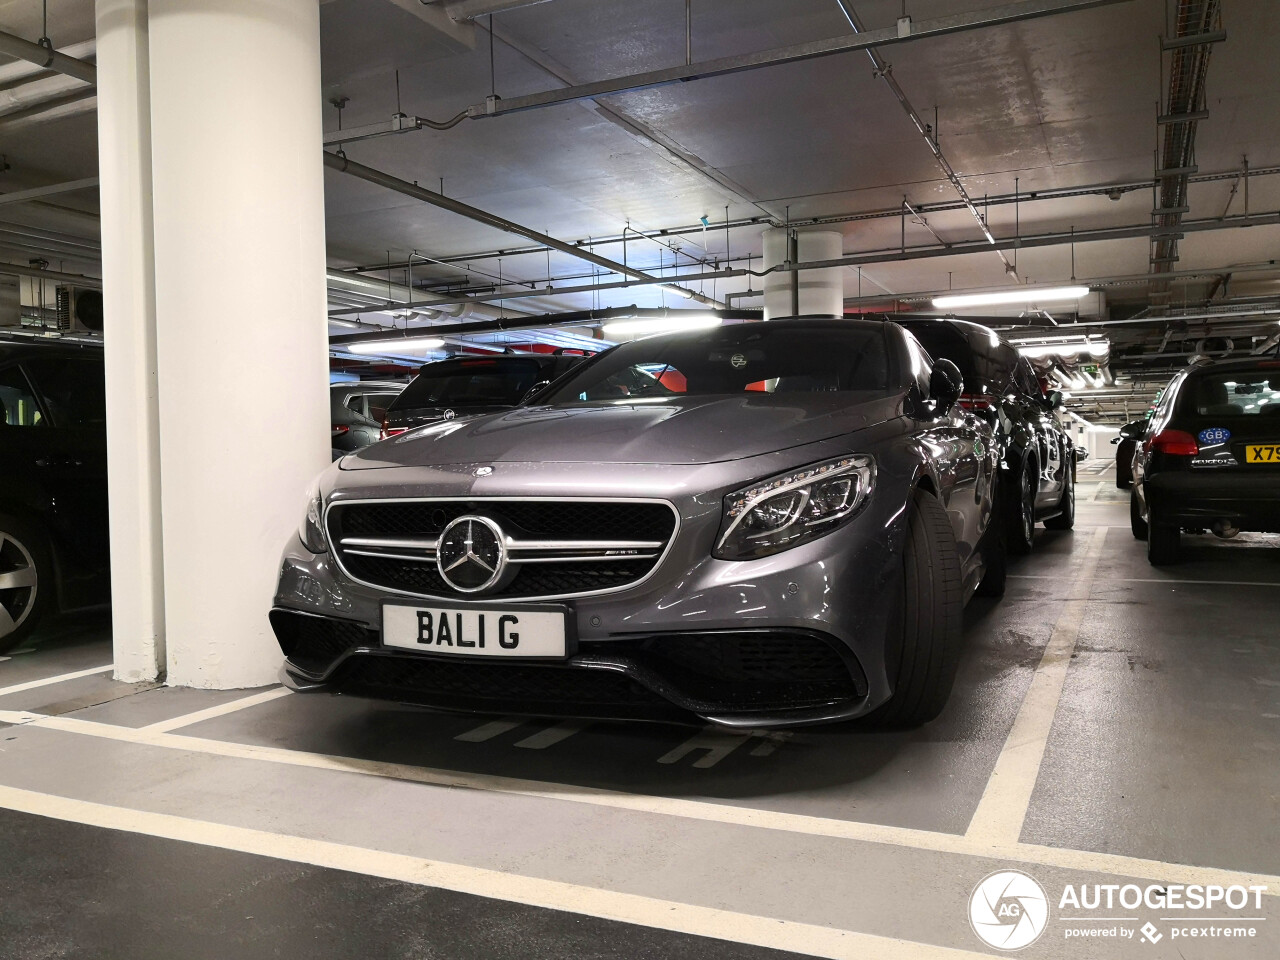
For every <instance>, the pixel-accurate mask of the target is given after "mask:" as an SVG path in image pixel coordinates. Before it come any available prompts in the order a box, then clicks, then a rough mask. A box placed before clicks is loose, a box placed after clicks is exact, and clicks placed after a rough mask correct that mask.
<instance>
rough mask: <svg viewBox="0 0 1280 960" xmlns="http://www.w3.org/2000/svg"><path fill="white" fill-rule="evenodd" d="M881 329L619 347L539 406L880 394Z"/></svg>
mask: <svg viewBox="0 0 1280 960" xmlns="http://www.w3.org/2000/svg"><path fill="white" fill-rule="evenodd" d="M888 384H889V358H888V352H887V347H886V345H885V336H884V332H883V329H882V328H880V327H874V326H870V325H868V326H862V325H857V326H854V325H852V324H850V326H849V328H848V329H835V328H833V327H830V326H824V327H804V326H797V325H793V324H777V325H773V324H765V323H744V324H737V325H735V326H731V327H719V328H717V329H715V330H710V331H705V332H699V333H695V334H689V333H681V334H670V335H667V336H660V337H650V338H648V339H645V340H637V341H634V342H633V343H627V344H623V345H622V346H620V347H617V348H616V349H614V350H611V351H609V352H608V353H607V354H605V355H604V356H602V357H600V359H598V360H596V361H594V362H592V363H589V364H586V365H585V366H583V367H582V368H581V369H580V370H579V371H578V373H577V374H576V375H572V376H570V377H569V378H568V379H567V380H566V381H565V382H564V383H563V384H562V385H561V386H560V387H559V389H557V390H556V391H555V393H553V394H551V395H550V396H547V397H545V398H541V400H540V402H542V403H580V402H583V401H592V400H620V399H636V398H641V399H649V398H662V397H673V396H708V395H718V394H734V393H742V392H744V391H752V392H758V393H765V394H789V393H792V394H793V393H839V392H845V391H853V390H874V391H878V392H884V391H885V390H887V389H888Z"/></svg>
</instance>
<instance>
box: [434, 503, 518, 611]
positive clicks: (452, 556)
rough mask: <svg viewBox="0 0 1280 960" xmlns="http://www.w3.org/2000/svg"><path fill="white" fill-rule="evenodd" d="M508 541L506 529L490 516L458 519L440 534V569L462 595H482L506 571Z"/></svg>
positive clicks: (437, 556)
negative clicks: (506, 542)
mask: <svg viewBox="0 0 1280 960" xmlns="http://www.w3.org/2000/svg"><path fill="white" fill-rule="evenodd" d="M505 540H506V536H505V534H503V532H502V528H501V527H499V526H498V525H497V524H496V523H494V522H493V521H492V520H490V519H489V518H488V517H476V516H470V515H468V516H465V517H458V519H456V520H454V521H452V522H451V523H450V524H449V525H448V526H446V527H445V528H444V531H443V532H442V533H441V534H440V543H439V546H438V547H437V549H436V569H437V570H439V571H440V576H441V577H442V578H444V582H445V583H447V584H449V586H451V587H453V589H455V590H457V591H458V592H459V593H481V592H483V591H485V590H488V589H489V588H490V587H492V586H493V585H494V584H496V583H497V582H498V581H499V580H501V579H502V575H503V574H504V573H505V572H506V568H507V548H506V545H505Z"/></svg>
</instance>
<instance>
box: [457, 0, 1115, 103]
mask: <svg viewBox="0 0 1280 960" xmlns="http://www.w3.org/2000/svg"><path fill="white" fill-rule="evenodd" d="M1129 2H1132V0H1019V2H1017V3H1006V4H1002V5H1001V6H998V7H991V8H988V9H986V10H977V11H970V12H968V13H961V14H955V15H952V16H947V17H936V18H934V19H932V20H921V21H920V22H919V23H915V22H913V21H912V20H911V19H910V18H904V21H905V25H904V22H903V21H899V23H898V24H896V25H894V26H892V27H884V28H882V29H879V30H868V31H867V32H865V33H860V34H845V35H843V36H839V37H829V38H827V39H825V40H815V41H813V42H810V43H800V44H794V45H792V46H787V47H775V48H773V49H770V50H761V51H759V52H757V53H748V54H739V55H737V56H732V57H721V58H720V59H718V60H707V61H704V62H702V63H691V64H681V65H680V66H676V67H667V68H666V69H663V70H650V71H647V72H645V73H633V74H629V75H628V76H625V77H615V78H613V79H611V80H600V81H597V82H595V83H584V84H579V85H578V86H574V87H566V88H564V89H562V90H548V91H546V92H544V93H534V94H530V95H528V96H524V97H511V98H506V99H504V98H500V97H490V98H489V99H488V100H486V101H485V102H484V103H478V104H474V105H472V106H470V107H468V108H467V114H468V115H469V116H470V117H472V118H473V119H483V118H485V117H496V116H504V115H505V114H508V113H516V112H519V111H521V110H532V109H535V108H538V107H548V106H552V105H554V104H560V103H571V102H573V101H575V100H593V99H595V98H596V97H604V96H611V95H613V94H618V93H630V92H633V91H636V90H648V89H651V88H653V87H663V86H667V85H669V84H673V83H684V82H686V81H689V80H704V79H706V78H708V77H723V76H729V75H731V74H735V73H742V72H743V71H746V70H757V69H759V68H761V67H771V66H776V65H778V64H783V63H797V62H799V61H802V60H813V59H815V58H818V57H829V56H832V55H833V54H839V53H848V52H850V51H853V50H869V49H871V48H872V47H879V46H885V45H888V44H893V43H905V42H908V41H910V40H919V39H923V38H925V37H940V36H946V35H948V34H952V33H960V32H962V31H966V30H977V29H982V28H985V27H993V26H1000V25H1002V24H1008V23H1018V22H1019V21H1022V20H1031V19H1034V18H1038V17H1047V16H1054V15H1056V14H1061V13H1072V12H1075V11H1078V10H1089V9H1092V8H1094V7H1105V6H1111V5H1113V4H1117V3H1129Z"/></svg>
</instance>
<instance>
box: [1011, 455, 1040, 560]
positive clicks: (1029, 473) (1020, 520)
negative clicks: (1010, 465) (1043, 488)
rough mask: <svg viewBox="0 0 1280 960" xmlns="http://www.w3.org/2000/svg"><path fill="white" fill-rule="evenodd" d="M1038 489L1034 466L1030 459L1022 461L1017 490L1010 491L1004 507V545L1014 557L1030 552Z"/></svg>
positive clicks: (1034, 528) (1034, 529) (1034, 526)
mask: <svg viewBox="0 0 1280 960" xmlns="http://www.w3.org/2000/svg"><path fill="white" fill-rule="evenodd" d="M1038 488H1039V484H1038V482H1037V474H1036V464H1035V461H1034V460H1032V459H1031V457H1026V458H1025V459H1024V460H1023V461H1022V469H1021V470H1020V471H1019V472H1018V486H1017V489H1016V490H1014V491H1011V493H1010V496H1011V498H1012V499H1011V500H1010V501H1009V502H1008V504H1007V505H1006V511H1007V512H1006V514H1005V516H1006V518H1007V534H1008V535H1007V537H1006V538H1005V545H1006V547H1007V548H1008V550H1009V552H1010V553H1012V554H1013V555H1015V556H1025V555H1026V554H1028V553H1030V552H1031V547H1032V545H1033V544H1034V543H1035V536H1036V490H1037V489H1038Z"/></svg>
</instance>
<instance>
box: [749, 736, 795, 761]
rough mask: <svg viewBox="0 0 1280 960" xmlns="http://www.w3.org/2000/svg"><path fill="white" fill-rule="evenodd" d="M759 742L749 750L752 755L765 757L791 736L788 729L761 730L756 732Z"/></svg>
mask: <svg viewBox="0 0 1280 960" xmlns="http://www.w3.org/2000/svg"><path fill="white" fill-rule="evenodd" d="M756 736H757V737H759V738H760V742H759V743H758V744H756V747H755V749H754V750H752V751H751V755H752V756H753V757H767V756H769V755H770V754H772V753H773V752H774V751H775V750H777V749H778V748H779V747H780V746H782V745H783V744H784V743H786V742H787V741H788V740H790V739H791V737H792V736H793V734H792V732H791V731H790V730H761V731H758V732H757V733H756Z"/></svg>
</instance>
